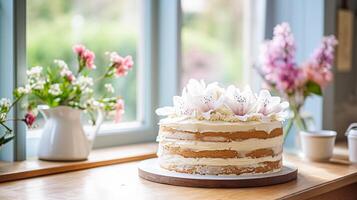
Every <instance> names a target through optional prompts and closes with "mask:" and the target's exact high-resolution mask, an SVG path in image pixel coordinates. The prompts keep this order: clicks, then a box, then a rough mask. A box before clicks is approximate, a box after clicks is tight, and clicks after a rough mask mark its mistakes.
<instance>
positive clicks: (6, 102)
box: [0, 98, 11, 109]
mask: <svg viewBox="0 0 357 200" xmlns="http://www.w3.org/2000/svg"><path fill="white" fill-rule="evenodd" d="M10 106H11V101H10V99H7V98H2V99H0V108H1V109H9V107H10Z"/></svg>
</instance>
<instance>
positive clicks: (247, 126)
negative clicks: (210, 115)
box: [159, 118, 282, 133]
mask: <svg viewBox="0 0 357 200" xmlns="http://www.w3.org/2000/svg"><path fill="white" fill-rule="evenodd" d="M159 125H161V126H167V127H170V128H174V129H176V130H181V131H191V132H238V131H251V130H256V131H265V132H267V133H270V132H271V131H272V130H274V129H276V128H281V127H282V122H280V121H272V122H259V121H248V122H224V121H207V120H197V119H187V118H165V119H162V120H160V122H159Z"/></svg>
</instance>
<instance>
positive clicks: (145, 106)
mask: <svg viewBox="0 0 357 200" xmlns="http://www.w3.org/2000/svg"><path fill="white" fill-rule="evenodd" d="M15 2H17V3H15ZM19 2H25V1H24V0H16V1H1V0H0V4H1V5H0V6H1V7H2V8H3V9H2V10H1V11H5V12H0V14H1V18H0V21H1V22H3V23H0V31H1V32H0V34H4V33H5V36H6V37H1V38H0V41H1V43H0V44H1V51H0V56H1V59H0V64H1V66H0V67H1V68H0V70H1V74H0V77H1V78H2V79H0V84H1V85H0V86H1V87H3V85H4V84H5V83H11V84H12V85H11V87H7V88H6V94H7V96H8V95H11V90H12V89H13V87H16V84H23V82H24V81H25V80H24V79H22V77H24V74H25V70H26V68H24V66H30V67H31V66H35V65H44V66H48V65H51V64H52V61H53V59H58V58H60V59H64V60H65V61H66V62H67V63H69V64H71V63H73V62H74V59H75V58H74V57H73V55H72V52H71V51H72V50H71V46H72V45H73V44H76V43H82V44H84V45H86V46H87V47H88V48H89V49H91V50H93V51H95V53H96V55H97V57H96V65H97V66H101V65H103V64H104V59H105V55H104V53H105V51H107V50H109V51H118V52H119V53H121V54H123V55H125V54H131V55H133V57H134V59H135V60H134V61H135V66H134V71H131V73H130V74H129V76H127V77H125V78H121V79H119V80H118V81H117V82H115V83H114V84H115V86H116V87H117V89H118V92H119V94H120V95H122V96H123V98H124V99H125V102H126V114H125V118H124V122H123V123H121V124H118V125H114V124H113V123H111V121H107V122H106V124H105V125H104V126H102V128H101V134H100V135H99V136H97V138H96V140H95V144H94V146H95V147H106V146H113V145H121V144H129V143H138V142H144V141H154V138H155V137H156V135H157V126H156V123H157V116H156V115H155V112H154V110H155V108H157V107H158V106H164V105H169V104H171V103H172V96H173V95H176V94H177V93H178V92H179V90H178V88H180V86H179V85H181V86H182V85H183V84H185V82H186V81H187V80H188V79H189V78H204V79H206V80H207V81H219V82H222V83H224V84H228V83H238V84H241V83H247V82H248V80H249V79H251V78H252V77H251V76H250V75H249V74H250V68H249V66H251V64H252V63H250V60H253V59H251V55H253V53H252V52H254V51H255V50H256V49H255V48H253V47H254V46H256V45H252V43H255V44H256V43H260V42H261V39H262V38H263V31H262V30H264V26H263V17H261V16H264V11H263V10H264V8H265V7H264V6H265V4H263V3H261V2H264V1H260V0H257V1H255V0H227V1H224V2H221V1H219V0H210V1H204V0H195V1H190V0H181V1H155V0H87V1H79V0H53V1H46V0H30V1H27V4H22V3H19ZM258 2H259V3H258ZM180 5H181V6H180ZM25 7H26V8H25ZM13 8H15V9H13ZM256 8H259V9H256ZM25 11H26V12H27V13H26V12H25ZM24 13H26V16H25V15H24ZM256 15H259V17H258V16H256ZM3 16H4V17H3ZM6 17H7V18H6ZM5 19H6V21H5ZM7 19H10V21H8V20H7ZM257 19H258V20H257ZM180 22H181V23H180ZM25 24H26V26H25ZM14 27H16V33H15V31H14V30H15V29H14ZM23 27H26V30H23V29H24V28H23ZM253 30H254V31H253ZM25 33H26V40H25V36H24V35H25ZM252 33H254V34H252ZM260 34H261V35H260ZM1 36H2V35H1ZM18 37H20V39H19V38H18ZM12 40H13V41H12ZM14 41H16V42H14ZM251 41H254V42H251ZM5 43H6V45H3V44H5ZM25 44H27V48H26V52H23V51H22V49H23V50H25V48H21V47H24V46H25ZM15 45H16V46H15ZM19 47H20V48H19ZM13 52H14V53H13ZM13 54H14V55H13ZM180 56H181V58H182V59H181V58H180ZM25 58H26V59H25ZM25 60H27V65H25V64H24V61H25ZM15 61H16V63H13V62H15ZM8 66H10V70H9V67H8ZM96 70H98V72H100V70H101V69H99V68H97V69H96ZM3 77H5V79H4V78H3ZM0 92H4V90H1V91H0ZM96 92H97V93H100V90H99V89H97V91H96ZM15 114H17V115H18V113H15ZM20 132H21V131H20ZM38 132H40V131H38ZM26 135H27V140H26ZM38 136H39V135H38V134H33V133H30V134H25V131H22V132H21V134H19V138H20V139H21V140H18V141H20V142H17V143H16V144H15V147H16V148H17V149H20V150H21V152H20V153H18V152H17V153H16V154H18V155H21V156H20V157H21V158H15V159H24V155H25V153H24V152H25V151H22V149H21V148H23V147H22V146H25V145H24V143H27V147H26V150H27V152H26V153H27V155H28V156H34V155H36V151H37V143H38V141H39V137H38ZM21 145H22V146H21ZM23 149H24V148H23ZM10 154H15V153H14V152H11V153H10Z"/></svg>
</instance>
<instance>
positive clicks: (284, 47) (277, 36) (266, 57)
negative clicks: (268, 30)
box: [262, 23, 295, 73]
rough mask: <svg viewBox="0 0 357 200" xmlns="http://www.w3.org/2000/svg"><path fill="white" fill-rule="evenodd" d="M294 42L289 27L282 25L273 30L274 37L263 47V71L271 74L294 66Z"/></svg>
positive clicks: (285, 24)
mask: <svg viewBox="0 0 357 200" xmlns="http://www.w3.org/2000/svg"><path fill="white" fill-rule="evenodd" d="M294 56H295V42H294V37H293V35H292V33H291V30H290V26H289V24H287V23H282V24H280V25H277V26H276V27H275V28H274V37H273V39H272V40H270V41H267V42H266V43H265V44H264V45H263V54H262V61H263V71H264V72H265V73H272V72H273V71H274V70H276V69H277V68H284V67H286V66H291V65H295V62H294Z"/></svg>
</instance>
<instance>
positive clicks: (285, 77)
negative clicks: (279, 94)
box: [274, 66, 306, 92]
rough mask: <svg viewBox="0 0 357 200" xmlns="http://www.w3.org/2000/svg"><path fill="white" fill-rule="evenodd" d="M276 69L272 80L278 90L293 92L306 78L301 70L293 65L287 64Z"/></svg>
mask: <svg viewBox="0 0 357 200" xmlns="http://www.w3.org/2000/svg"><path fill="white" fill-rule="evenodd" d="M277 71H278V73H276V78H275V80H274V82H275V84H276V88H277V89H278V90H280V91H285V92H293V91H294V90H295V89H297V88H299V87H300V86H302V85H303V83H304V82H305V80H306V78H305V76H304V73H303V71H302V70H301V69H300V68H297V67H294V66H287V67H285V68H282V69H279V70H277Z"/></svg>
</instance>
